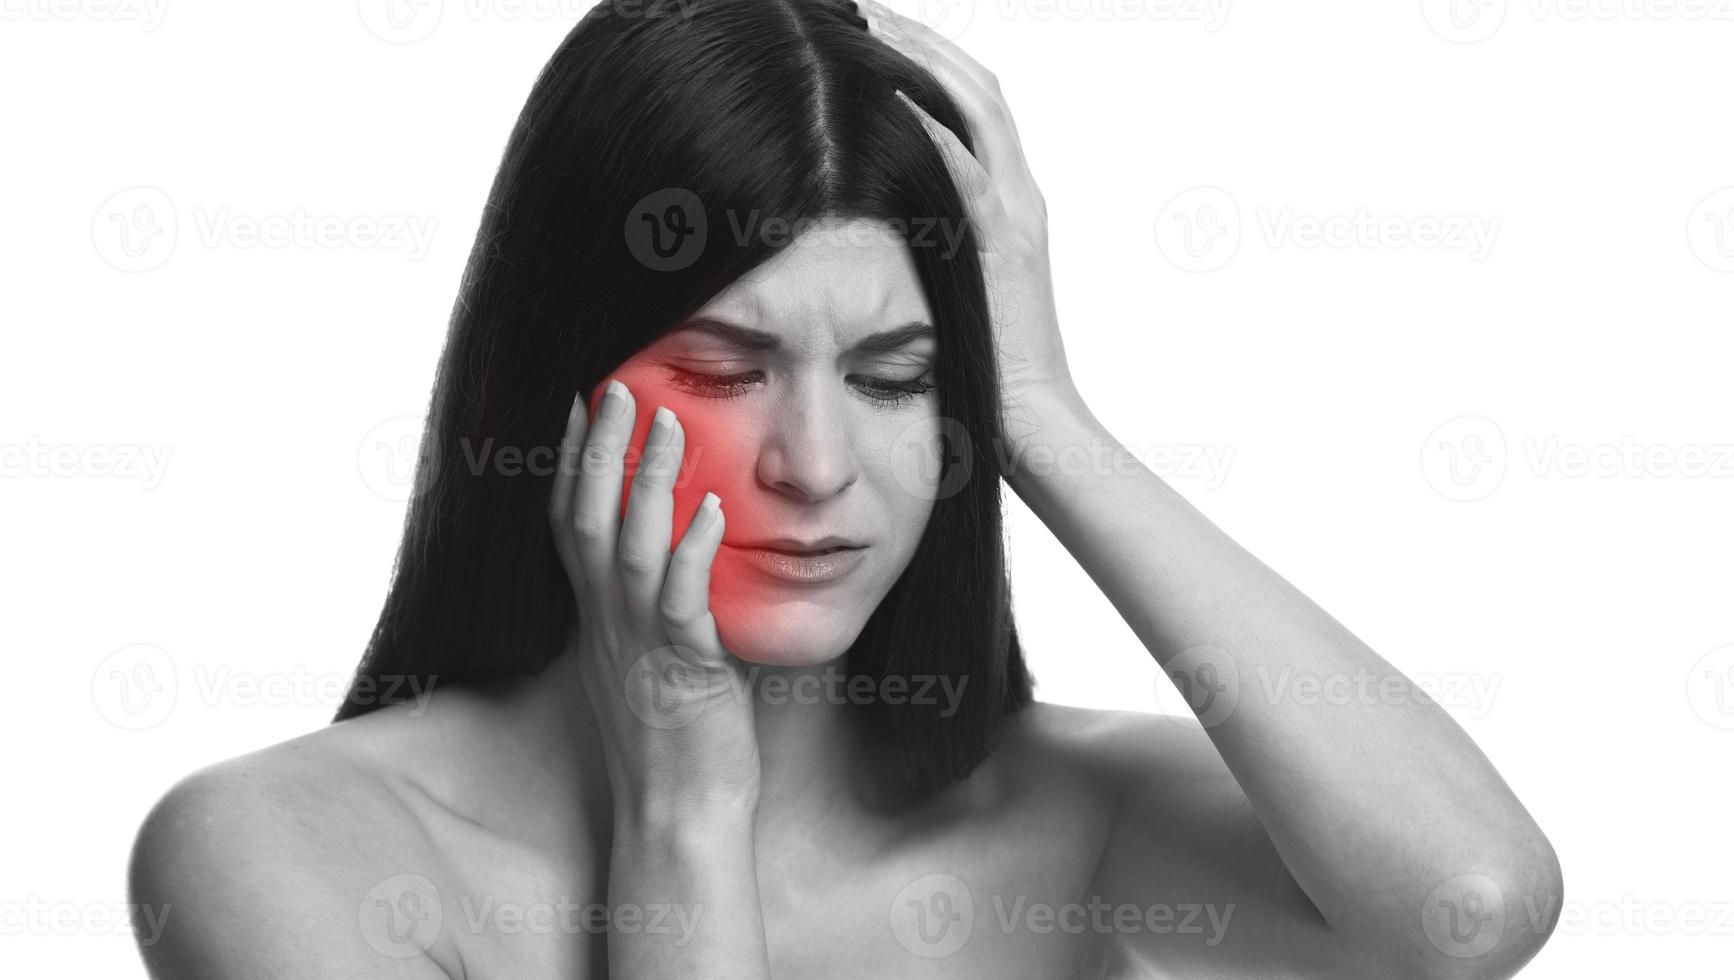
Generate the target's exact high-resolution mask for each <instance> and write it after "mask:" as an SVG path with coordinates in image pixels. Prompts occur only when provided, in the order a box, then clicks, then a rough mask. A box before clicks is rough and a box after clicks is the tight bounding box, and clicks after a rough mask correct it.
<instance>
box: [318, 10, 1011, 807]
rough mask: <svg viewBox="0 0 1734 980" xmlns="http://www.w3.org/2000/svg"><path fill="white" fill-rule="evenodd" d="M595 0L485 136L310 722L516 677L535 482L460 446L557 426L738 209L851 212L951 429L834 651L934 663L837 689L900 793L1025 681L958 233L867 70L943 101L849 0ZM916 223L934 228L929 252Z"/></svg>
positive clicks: (758, 243) (945, 198)
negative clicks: (904, 284)
mask: <svg viewBox="0 0 1734 980" xmlns="http://www.w3.org/2000/svg"><path fill="white" fill-rule="evenodd" d="M610 6H611V5H610V4H608V3H604V4H602V5H600V6H599V7H597V8H595V9H593V10H592V11H591V12H590V14H588V15H587V16H586V17H585V18H584V19H583V20H582V21H581V22H580V23H579V24H578V25H577V26H576V27H575V28H574V29H573V30H572V32H571V33H570V34H569V35H568V36H567V37H566V39H565V41H564V42H563V43H562V44H561V45H560V48H559V50H558V51H556V52H555V54H554V57H553V59H552V60H551V61H550V62H549V63H548V65H547V66H546V67H545V68H544V69H543V71H542V73H541V75H540V76H539V77H538V79H537V80H536V83H535V86H534V88H533V89H532V91H531V92H530V97H529V100H528V102H527V103H526V105H525V106H524V110H523V113H522V114H521V115H520V117H519V119H518V123H517V126H516V128H515V129H514V130H513V132H512V135H511V138H510V140H509V142H508V144H507V146H506V151H505V157H504V160H503V161H502V163H501V165H500V170H499V173H498V175H497V176H496V178H495V180H494V186H493V190H492V192H491V193H490V195H489V198H488V204H487V209H486V212H485V214H484V216H483V219H482V222H481V228H480V231H479V232H478V233H477V235H476V241H475V246H474V249H473V251H472V252H471V254H470V258H469V263H468V266H467V268H466V270H465V273H464V279H463V284H462V288H461V290H460V293H459V297H458V301H457V305H456V308H455V310H454V312H453V314H452V320H451V325H450V332H449V334H448V335H447V338H446V343H445V348H444V351H443V353H442V355H441V358H440V364H439V371H438V377H437V379H436V382H435V386H434V390H433V397H432V401H431V403H430V406H429V412H428V422H427V428H426V431H425V432H424V434H423V442H422V452H421V460H420V464H419V466H418V469H417V472H416V485H415V496H414V497H413V499H412V501H411V503H410V505H409V513H408V517H407V520H406V522H405V527H404V535H403V542H402V545H401V547H400V549H399V552H398V556H397V563H396V566H395V569H394V572H393V576H392V583H391V589H390V592H389V593H388V595H387V596H386V600H385V607H384V609H383V611H382V612H381V613H380V618H379V624H378V626H377V627H376V628H375V629H374V632H373V636H372V638H371V640H370V642H369V643H368V647H367V651H366V654H365V655H364V656H363V658H362V661H361V665H360V667H359V669H358V671H357V676H356V679H355V682H354V683H353V684H352V686H351V688H350V690H349V694H348V696H347V697H346V699H345V702H344V704H343V705H342V707H341V708H339V710H338V712H337V716H336V719H335V720H337V721H342V720H344V719H347V718H352V717H355V716H356V715H359V714H363V713H365V712H367V711H369V710H371V709H372V708H374V707H376V706H377V702H376V701H375V700H374V699H373V698H372V697H371V696H369V692H374V691H378V690H380V689H381V688H382V687H383V686H384V684H383V680H384V679H385V678H393V679H397V680H404V679H411V678H414V679H417V680H418V681H419V683H420V684H422V685H424V688H423V689H425V688H426V687H432V686H434V685H435V684H450V683H454V682H463V681H465V680H467V679H477V680H480V679H482V678H485V677H497V676H500V675H509V674H519V673H525V672H529V673H535V672H538V671H540V670H541V669H542V668H543V667H544V666H545V665H546V664H547V663H548V662H549V661H550V660H551V659H552V658H553V657H554V656H555V655H556V654H558V653H559V652H560V651H561V650H562V649H563V641H564V638H565V636H566V635H567V634H566V625H567V624H568V623H569V622H570V617H572V616H575V615H581V614H582V610H579V609H577V608H576V603H575V602H574V599H573V596H572V591H571V588H570V587H569V585H568V584H567V580H566V576H565V572H564V570H563V569H562V567H561V565H560V561H559V558H558V556H557V555H556V553H555V551H554V546H553V541H552V538H551V536H550V533H549V529H548V523H547V503H548V494H549V492H550V489H551V480H552V476H551V475H550V474H547V473H546V472H545V470H546V468H544V472H542V473H541V474H532V475H526V474H525V473H522V472H518V473H511V474H507V473H504V472H501V471H500V469H501V468H497V467H492V466H484V467H476V466H475V465H474V464H473V462H472V460H473V458H474V456H475V454H476V452H477V450H476V447H481V446H489V447H492V451H494V452H496V453H497V452H498V451H499V449H500V448H502V447H521V448H522V449H523V450H525V451H528V450H530V449H531V448H533V447H550V446H556V445H558V444H559V439H560V435H561V432H562V430H563V428H564V424H565V419H566V411H567V407H568V406H569V405H570V404H571V403H572V400H573V398H574V397H575V396H576V395H578V394H579V393H583V394H584V396H585V397H586V399H588V398H589V397H590V393H591V392H592V390H593V388H594V386H595V385H596V384H597V383H598V382H599V381H600V380H601V379H602V378H604V377H606V376H607V375H608V374H609V373H610V372H611V371H613V370H614V369H615V368H616V367H618V366H619V365H620V364H621V363H622V362H624V361H625V360H626V359H627V358H629V357H631V356H632V355H633V354H634V353H636V352H637V351H639V350H641V349H642V348H644V347H645V346H647V345H648V344H650V343H651V342H652V341H653V340H655V339H656V338H657V337H658V336H659V335H660V334H661V333H663V332H664V331H666V330H668V329H670V328H672V327H673V326H674V325H676V324H678V323H679V322H680V321H681V320H682V319H683V318H685V317H687V316H689V315H691V314H692V313H693V312H695V311H697V310H698V309H699V308H700V307H701V306H703V305H704V304H705V303H706V302H708V301H709V300H710V299H711V298H712V297H714V296H715V295H716V294H717V293H719V292H720V291H721V290H723V289H724V288H726V287H727V286H728V285H729V284H730V283H732V282H734V281H735V280H736V279H738V278H739V277H740V276H741V275H742V274H744V273H746V272H748V271H750V270H752V269H753V268H755V267H757V266H758V265H759V264H760V263H762V262H764V261H765V260H766V259H768V258H769V257H771V256H772V255H773V254H775V252H776V251H777V250H778V249H779V248H781V247H785V246H786V244H787V241H786V240H778V239H777V238H775V236H770V235H754V234H747V235H742V234H739V233H738V229H739V228H741V227H742V226H743V224H744V222H745V221H747V220H749V219H750V218H752V217H756V218H758V219H760V220H762V219H764V218H766V217H776V218H780V219H783V221H785V222H790V223H797V225H798V223H799V222H801V221H810V220H814V219H818V218H822V217H838V218H872V219H879V220H883V221H887V222H890V223H892V225H893V226H894V227H897V228H900V229H902V230H904V232H905V233H906V234H905V241H906V242H907V243H908V244H909V246H910V252H911V254H912V256H913V259H914V263H915V266H916V269H917V272H918V275H919V278H920V282H921V288H922V289H923V291H924V292H925V294H926V297H927V300H928V303H929V306H930V307H931V308H932V310H933V312H934V315H935V320H936V322H935V327H936V329H937V332H938V346H939V356H938V358H937V361H936V363H935V366H934V370H935V373H936V380H937V382H938V387H937V395H938V398H939V413H940V417H941V418H942V419H945V420H949V421H948V422H947V423H946V427H947V428H950V429H952V430H953V432H954V434H955V431H956V429H957V428H958V427H961V430H962V433H963V434H964V435H965V437H964V438H958V439H956V440H954V442H953V444H952V446H951V449H952V454H953V455H952V457H951V458H948V459H946V460H944V461H943V463H942V465H943V466H945V467H946V468H947V469H946V470H945V471H943V473H942V477H941V487H942V488H944V489H945V490H946V492H945V493H943V494H942V495H941V496H940V498H939V499H938V500H936V501H935V504H934V511H933V514H932V516H931V518H930V519H929V521H928V523H927V527H926V531H925V533H924V535H923V537H922V539H921V541H920V543H919V544H918V546H917V549H916V552H915V555H914V557H913V558H912V559H911V561H910V564H909V566H908V568H907V569H905V571H904V572H903V575H902V576H901V578H899V579H898V581H897V582H896V584H895V585H894V586H893V587H892V589H891V590H890V592H889V593H888V594H887V595H886V597H885V599H884V600H883V601H882V602H881V603H880V605H879V607H878V609H877V610H875V612H874V613H873V614H872V616H871V617H869V619H868V622H867V624H866V626H865V627H864V628H863V630H862V632H861V635H860V636H859V637H858V638H857V639H856V640H855V642H854V644H853V645H852V646H851V647H850V649H849V651H848V654H847V670H848V674H849V676H850V677H851V679H853V678H854V677H856V676H857V675H865V676H866V677H869V678H872V679H873V680H874V682H875V684H878V683H879V682H880V681H881V679H883V678H885V677H887V676H893V675H902V676H904V677H908V676H911V675H914V674H917V673H919V674H921V675H924V676H935V677H948V678H950V680H951V682H952V686H953V689H955V688H956V687H957V686H958V685H960V684H961V686H962V697H961V699H960V701H959V702H958V703H956V704H955V705H953V704H952V703H950V702H949V701H947V700H946V699H942V698H929V699H927V700H928V702H931V703H913V700H911V701H910V702H908V703H899V704H883V703H880V702H879V700H878V699H874V702H873V704H871V705H869V706H867V707H866V708H864V710H867V711H869V712H870V713H871V721H872V723H873V725H874V726H875V729H876V730H877V731H878V732H880V733H881V734H882V736H883V738H884V740H885V741H887V742H888V747H893V748H894V750H895V751H896V752H898V753H899V755H900V758H901V760H902V763H903V766H904V769H905V771H906V772H907V775H908V777H909V782H910V785H911V786H912V787H914V788H917V789H931V788H937V787H942V786H945V785H948V784H950V783H952V782H954V781H956V780H959V779H962V778H964V777H966V776H968V775H969V773H970V772H971V771H973V770H974V768H975V767H976V765H978V764H979V763H980V762H981V761H982V760H983V759H984V758H985V757H986V756H987V755H988V754H989V753H990V752H991V751H992V750H993V748H994V745H995V743H996V740H997V738H998V735H999V734H1000V732H1001V730H1002V728H1003V726H1004V724H1005V723H1006V722H1007V721H1008V720H1009V719H1010V718H1011V717H1012V716H1013V715H1014V714H1015V713H1016V712H1017V711H1018V710H1019V709H1021V708H1022V707H1023V706H1024V705H1026V704H1027V703H1029V701H1030V699H1031V680H1030V677H1029V674H1028V672H1027V670H1026V668H1025V665H1024V661H1023V656H1022V654H1021V652H1020V651H1019V649H1018V640H1017V633H1016V630H1015V628H1014V626H1013V624H1012V619H1011V612H1010V597H1009V586H1008V584H1007V578H1006V572H1005V560H1004V553H1003V545H1002V531H1001V518H1000V479H999V478H1000V465H999V458H998V453H997V452H995V451H994V447H998V446H999V445H1000V444H1001V442H1000V431H999V417H1000V416H999V407H1000V394H999V378H998V372H997V370H996V367H995V360H994V352H993V336H992V329H991V325H990V321H989V313H988V303H987V296H986V290H985V288H984V284H983V279H982V268H981V264H980V260H979V257H978V253H977V251H976V247H977V244H976V238H975V234H974V231H973V229H970V228H968V227H967V224H966V221H965V218H964V214H965V205H964V202H963V200H962V199H961V198H960V197H959V195H958V191H957V189H956V187H955V186H954V185H953V184H952V182H951V180H950V178H949V175H948V173H947V170H946V167H945V163H944V160H943V158H942V157H941V156H940V154H939V151H938V150H937V149H936V148H935V147H934V145H933V143H932V141H931V139H930V138H929V136H928V135H927V133H926V132H925V131H924V130H923V129H922V127H921V125H920V123H919V121H918V120H917V119H916V118H915V116H914V114H913V113H911V112H910V110H909V108H908V107H907V106H904V105H902V104H900V103H899V102H898V100H897V98H896V96H895V95H894V90H901V91H902V92H904V93H905V94H906V95H907V96H908V97H909V98H911V99H912V100H914V102H915V103H916V104H918V105H919V106H921V107H922V108H923V109H924V110H925V111H926V112H928V113H929V114H930V115H932V116H933V117H934V118H935V119H936V120H938V121H939V122H940V123H941V124H942V125H944V126H946V127H947V128H948V129H950V130H951V131H952V132H953V133H955V134H957V136H958V138H959V139H960V140H961V141H962V142H963V143H964V145H965V146H972V145H973V144H972V139H971V134H970V133H969V130H968V127H967V125H966V124H965V122H964V118H963V116H962V114H961V113H960V112H959V110H958V108H957V106H956V104H955V103H954V102H953V101H952V99H951V98H950V96H949V95H948V94H947V93H946V92H945V91H944V89H943V88H942V87H941V85H940V83H939V82H938V81H937V80H936V79H935V78H934V77H933V75H932V74H931V73H930V72H928V71H927V70H926V69H925V68H923V67H921V66H919V65H917V64H915V63H914V62H912V61H911V60H910V59H908V58H906V57H904V56H903V55H902V54H900V53H898V52H897V51H895V50H894V49H893V48H891V47H890V46H889V45H887V44H885V43H884V42H883V41H881V40H880V39H878V38H875V37H874V36H872V35H871V34H870V33H869V32H868V30H867V27H866V23H865V21H864V20H862V18H861V17H860V16H859V14H858V13H857V11H856V9H855V7H854V5H853V4H851V3H846V2H838V0H686V2H683V3H681V4H680V6H679V7H678V8H677V7H674V6H669V7H667V8H666V11H667V16H659V15H658V14H657V13H656V12H655V10H656V8H655V6H654V5H651V6H649V7H646V8H645V10H644V13H643V15H641V16H634V17H626V16H621V15H620V14H618V13H611V11H610V9H609V8H610ZM671 209H672V210H671ZM647 215H648V216H649V217H647ZM669 218H673V219H677V220H676V221H675V224H676V225H678V226H679V227H680V228H684V229H686V230H688V231H690V232H692V233H693V235H692V236H691V237H688V238H687V239H686V241H687V242H691V243H692V244H687V245H686V247H685V249H684V251H682V250H675V251H673V252H670V251H668V250H667V248H666V246H668V245H669V244H670V242H669V241H663V240H657V239H655V238H654V237H652V238H649V239H647V238H645V237H644V236H645V234H646V233H647V232H656V231H657V229H655V228H649V229H646V231H638V230H635V229H640V228H643V227H644V225H645V223H646V222H647V221H660V220H663V219H669ZM936 226H938V227H944V228H950V229H957V230H961V231H962V232H963V235H962V238H961V239H957V238H956V237H955V236H953V238H952V242H953V245H955V247H954V248H947V247H945V241H946V238H945V236H943V235H937V234H932V231H933V228H934V227H936ZM683 244H685V243H683ZM647 249H648V251H647ZM959 466H966V467H968V470H967V471H966V472H967V476H966V477H964V478H962V479H959V478H958V477H959V476H960V475H962V474H960V473H958V471H956V470H953V469H952V468H953V467H959ZM879 689H880V688H878V687H877V686H876V687H875V688H874V690H879Z"/></svg>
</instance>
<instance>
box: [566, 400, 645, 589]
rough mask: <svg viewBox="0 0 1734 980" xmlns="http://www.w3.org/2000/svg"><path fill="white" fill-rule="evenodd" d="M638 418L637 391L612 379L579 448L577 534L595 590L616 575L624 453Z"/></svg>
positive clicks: (581, 559) (587, 575) (574, 518)
mask: <svg viewBox="0 0 1734 980" xmlns="http://www.w3.org/2000/svg"><path fill="white" fill-rule="evenodd" d="M636 418H637V410H636V406H635V404H634V401H633V398H632V392H631V391H630V390H628V389H627V387H626V386H625V385H623V384H621V383H620V382H619V381H610V382H609V383H608V388H607V390H606V391H605V392H604V393H603V395H602V402H601V404H600V405H598V406H597V409H596V420H595V422H594V423H592V424H591V426H590V435H589V438H587V439H586V440H585V442H584V449H583V451H582V452H581V453H579V457H578V470H579V472H578V474H577V477H576V479H577V481H578V487H577V491H576V493H575V495H574V497H573V503H572V537H573V540H574V542H575V544H576V547H577V550H578V563H579V566H580V567H581V568H582V569H583V570H584V578H585V580H586V582H587V583H588V588H589V590H590V591H591V592H592V593H594V592H595V591H596V590H597V589H599V588H600V587H601V586H602V585H603V583H605V582H610V581H613V578H614V554H615V547H616V542H617V541H618V539H619V534H620V487H621V483H622V481H623V480H624V479H625V463H624V462H623V461H622V457H623V456H624V455H625V452H626V445H627V443H628V442H630V441H631V439H632V427H633V424H634V421H635V420H636Z"/></svg>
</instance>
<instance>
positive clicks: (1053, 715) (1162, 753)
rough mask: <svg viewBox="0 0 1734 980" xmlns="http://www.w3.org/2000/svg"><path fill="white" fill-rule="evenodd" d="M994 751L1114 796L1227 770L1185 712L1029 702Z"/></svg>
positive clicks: (1224, 774) (1045, 776)
mask: <svg viewBox="0 0 1734 980" xmlns="http://www.w3.org/2000/svg"><path fill="white" fill-rule="evenodd" d="M1000 752H1001V753H1002V754H1004V755H1005V756H1006V759H1007V761H1008V762H1012V763H1014V764H1015V765H1014V767H1012V768H1016V769H1018V770H1022V771H1025V772H1031V771H1034V773H1035V774H1036V775H1039V776H1040V778H1041V780H1042V781H1043V782H1048V781H1049V780H1051V779H1053V778H1066V777H1067V775H1068V774H1069V776H1070V778H1073V779H1076V780H1079V781H1081V782H1082V783H1086V784H1088V785H1089V786H1091V787H1092V788H1094V789H1096V790H1097V791H1099V792H1101V793H1106V794H1108V795H1111V796H1113V797H1116V798H1117V797H1118V796H1119V795H1120V794H1121V793H1122V792H1123V791H1125V790H1126V789H1128V788H1144V789H1149V788H1152V787H1154V786H1158V785H1166V786H1172V785H1175V784H1176V783H1196V782H1197V781H1199V780H1206V781H1209V780H1221V779H1224V778H1227V779H1230V780H1231V781H1232V777H1231V776H1230V775H1229V773H1228V768H1227V766H1226V765H1224V764H1223V762H1222V757H1221V755H1220V754H1219V753H1218V752H1217V751H1216V747H1215V745H1213V744H1212V743H1211V741H1210V738H1209V736H1208V735H1207V734H1206V733H1205V731H1204V729H1203V728H1202V727H1201V726H1200V725H1199V724H1198V723H1197V722H1196V721H1195V720H1193V719H1190V718H1175V717H1170V716H1167V715H1160V714H1153V713H1150V712H1144V711H1126V710H1111V709H1100V708H1080V707H1074V706H1071V705H1062V704H1052V703H1049V702H1045V701H1037V702H1034V703H1032V704H1030V705H1029V706H1028V707H1027V708H1025V709H1024V711H1023V712H1022V713H1021V714H1020V716H1019V720H1018V722H1017V724H1015V725H1014V726H1012V727H1011V729H1010V730H1009V731H1008V733H1007V736H1006V738H1005V740H1004V742H1003V743H1002V745H1001V749H1000Z"/></svg>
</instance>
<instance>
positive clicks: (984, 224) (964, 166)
mask: <svg viewBox="0 0 1734 980" xmlns="http://www.w3.org/2000/svg"><path fill="white" fill-rule="evenodd" d="M896 94H897V97H898V98H899V99H902V100H903V103H904V104H905V105H907V106H908V107H909V108H910V110H911V111H912V112H914V113H915V117H916V119H917V120H919V121H920V122H921V126H922V128H923V129H925V130H927V135H928V137H929V138H931V139H932V140H933V143H934V145H935V146H937V147H938V148H939V154H940V156H941V157H942V158H944V160H945V169H946V170H947V171H948V172H949V173H950V174H951V180H952V183H953V184H955V185H956V186H957V192H958V194H959V195H961V196H962V197H963V199H964V204H965V206H967V207H968V208H969V220H970V224H971V225H973V226H974V228H975V232H976V235H977V236H978V237H980V238H987V237H989V236H988V233H989V231H990V230H992V229H996V228H999V227H1001V224H1000V222H1002V221H1003V220H1004V217H1005V204H1004V202H1003V201H1001V200H1000V196H999V190H998V188H997V187H996V186H995V185H994V181H993V178H992V176H990V175H989V174H988V172H987V170H986V169H985V168H983V167H982V165H981V163H980V162H979V161H977V160H976V159H975V157H973V156H971V155H970V153H969V150H968V148H967V147H965V146H964V145H963V141H962V140H959V139H958V138H957V134H956V133H953V132H952V131H951V130H949V129H946V128H945V127H944V126H943V125H941V124H940V122H939V120H937V119H934V118H933V117H932V116H930V115H928V114H927V112H926V111H925V110H923V109H922V108H921V107H920V106H918V105H916V104H915V100H914V99H911V98H910V97H909V96H908V95H905V94H904V93H903V91H902V90H901V89H900V90H898V91H897V93H896ZM982 244H983V246H985V247H994V246H995V243H993V242H991V241H983V242H982Z"/></svg>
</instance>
